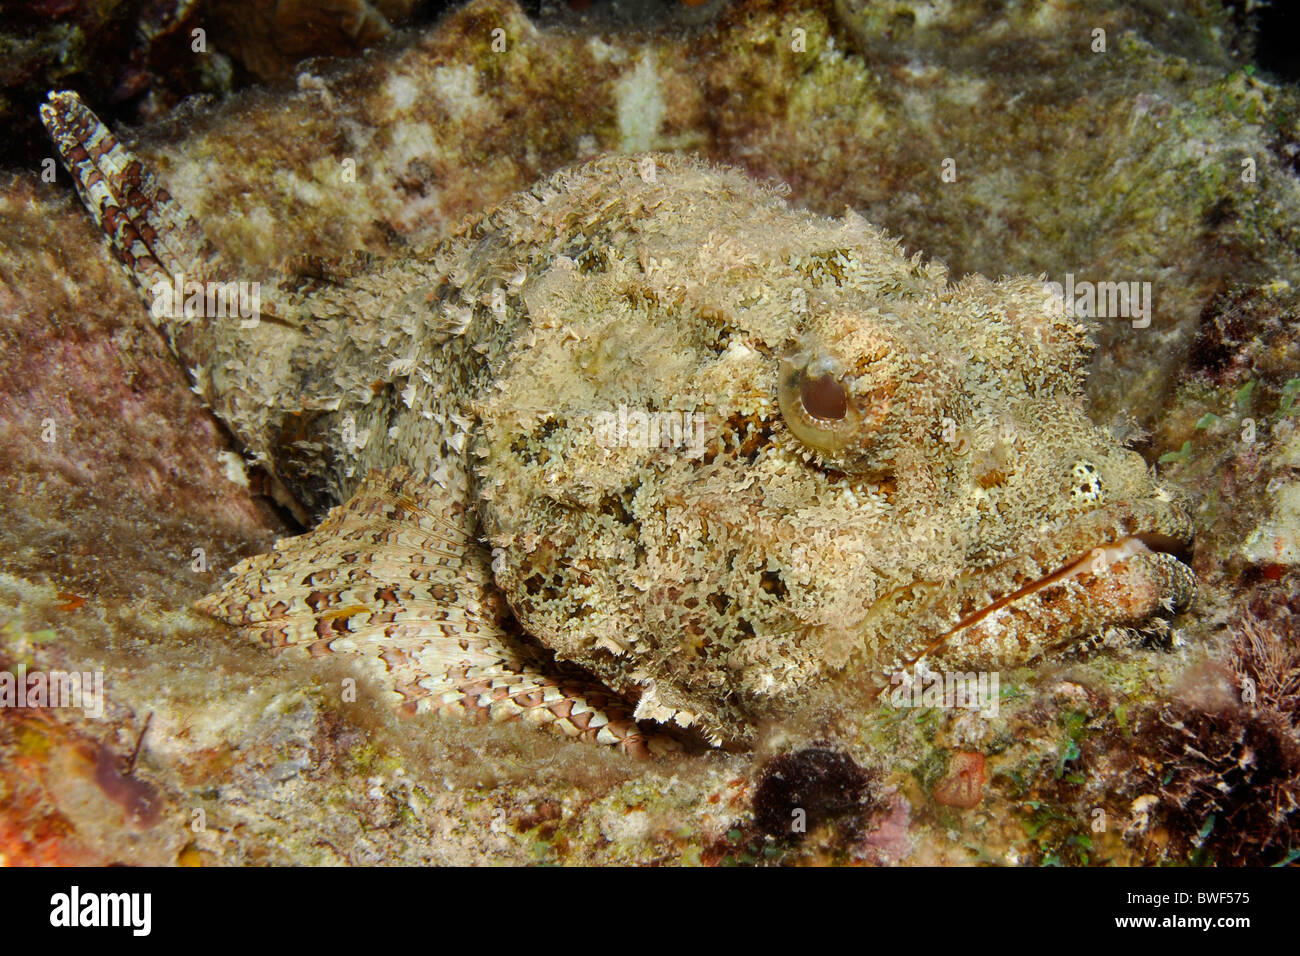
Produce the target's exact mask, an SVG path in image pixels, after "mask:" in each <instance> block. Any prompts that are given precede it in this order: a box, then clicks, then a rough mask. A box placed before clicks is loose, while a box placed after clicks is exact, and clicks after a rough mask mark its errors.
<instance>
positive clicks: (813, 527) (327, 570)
mask: <svg viewBox="0 0 1300 956" xmlns="http://www.w3.org/2000/svg"><path fill="white" fill-rule="evenodd" d="M42 118H43V120H44V122H45V124H46V126H47V128H48V129H49V131H50V134H51V136H52V138H53V139H54V141H55V143H56V144H57V146H58V149H59V151H60V152H61V154H62V157H63V161H64V163H65V165H66V166H67V168H68V170H69V171H70V172H71V174H72V176H73V178H74V180H75V183H76V185H77V188H78V190H79V192H80V193H81V196H82V199H83V200H84V202H85V204H86V206H87V208H88V209H89V211H90V213H91V215H92V216H93V217H94V219H95V221H96V222H97V223H98V224H99V226H100V227H101V228H102V229H103V231H104V232H105V233H107V235H108V237H109V240H110V242H111V245H112V247H113V249H114V250H115V251H116V253H117V255H118V257H119V258H120V259H121V261H122V262H123V264H124V265H125V267H126V270H127V272H128V274H129V275H130V276H131V278H132V279H133V280H134V281H135V282H136V284H137V285H138V286H139V288H140V289H141V290H142V291H143V292H145V293H146V296H147V294H148V292H149V290H151V289H155V290H156V287H157V285H158V283H160V282H161V283H163V284H164V285H166V284H169V283H171V281H172V279H173V277H174V276H177V275H178V274H179V275H184V276H185V277H187V279H198V280H200V281H205V282H222V283H224V282H230V281H232V280H234V279H235V278H237V276H238V274H239V273H238V270H237V269H236V268H235V267H234V266H233V265H232V264H230V263H229V262H227V261H226V260H225V259H224V258H223V257H222V256H221V255H220V254H219V253H218V252H217V251H216V250H215V249H214V248H213V247H212V246H211V244H210V243H209V242H208V241H207V240H206V239H205V238H204V235H203V233H202V231H201V229H200V228H199V226H198V225H197V224H196V223H195V222H194V221H193V220H192V219H191V218H190V217H189V216H187V215H186V214H185V212H184V211H183V210H182V209H180V208H179V206H178V204H177V203H176V201H175V200H174V199H173V198H172V197H171V196H170V195H169V194H168V192H167V191H166V190H165V189H164V188H162V186H160V184H159V183H158V182H157V180H156V178H155V177H154V176H153V175H152V174H151V173H150V172H149V171H148V170H146V169H145V168H144V167H143V165H142V164H141V163H140V161H139V160H138V159H136V158H135V157H134V156H133V155H132V154H131V153H130V152H128V151H127V150H126V149H125V148H124V147H123V146H122V145H121V144H120V143H119V142H118V141H117V140H116V139H115V138H114V136H113V135H112V133H111V132H110V131H109V130H108V129H107V128H106V127H105V126H104V125H103V124H102V123H101V122H100V121H99V120H98V118H97V117H95V116H94V114H93V113H91V112H90V111H89V110H88V109H87V108H86V107H85V106H84V105H83V104H82V103H81V102H80V100H79V99H78V98H77V96H76V95H75V94H71V93H54V94H51V96H50V99H49V102H48V103H47V104H45V105H44V107H43V108H42ZM298 271H302V270H298ZM310 271H311V276H310V281H307V282H304V279H303V276H301V275H297V274H286V277H285V280H284V282H283V283H282V284H281V285H280V286H279V287H277V288H276V289H274V290H272V291H271V292H270V293H269V294H266V295H264V297H263V298H264V300H265V305H264V306H263V309H262V312H261V319H260V321H257V322H248V321H240V320H239V319H232V318H229V317H221V316H211V317H205V316H204V315H203V314H201V311H202V310H191V314H186V312H185V311H184V310H176V309H172V310H171V311H170V312H168V311H167V310H158V309H154V310H152V313H151V314H153V315H154V321H155V324H156V325H157V327H158V328H159V330H160V331H161V332H162V333H163V335H164V336H165V337H166V339H167V341H168V343H169V344H170V346H171V349H172V350H173V351H174V353H175V354H176V355H177V356H178V357H179V359H180V360H181V361H182V362H183V363H184V364H185V365H186V366H187V367H188V368H190V369H191V370H192V374H193V378H194V384H195V388H196V390H197V391H198V392H199V393H200V394H201V396H202V397H203V398H204V400H205V401H206V402H207V403H208V405H210V406H211V408H212V409H213V410H214V411H215V413H216V414H217V415H218V416H219V417H220V418H221V419H222V420H223V421H224V422H225V423H226V424H227V425H228V426H229V428H230V429H231V430H232V432H233V433H234V435H235V436H236V437H237V439H238V440H239V441H240V442H241V443H242V444H243V446H244V448H245V450H246V452H247V454H248V455H249V456H250V458H251V459H252V460H253V461H255V462H256V463H257V464H258V465H260V466H261V468H263V469H264V470H265V471H266V472H267V473H268V474H269V475H270V476H271V477H272V479H273V481H274V482H275V486H276V487H277V488H278V489H279V490H280V492H281V493H282V495H284V496H287V497H286V500H287V501H290V502H292V504H293V507H294V509H295V511H296V513H297V514H299V515H300V516H301V517H302V518H303V520H304V522H305V523H306V524H307V525H308V526H309V527H311V530H309V531H308V532H307V533H305V534H303V535H301V536H299V537H294V538H291V539H287V540H283V541H281V542H279V543H278V544H277V545H276V547H275V549H274V551H273V552H272V553H270V554H265V555H261V556H258V557H254V558H251V559H249V560H245V561H243V562H242V563H241V564H239V565H237V566H236V567H235V568H233V569H232V572H231V576H230V578H229V580H228V581H227V583H226V584H225V585H224V586H223V587H222V588H221V590H220V591H219V592H218V593H216V594H213V595H211V596H210V597H208V598H206V599H204V601H202V602H201V605H200V606H201V607H202V608H203V609H204V610H205V611H207V612H208V613H210V614H212V615H215V616H216V617H219V618H222V619H224V620H225V621H228V622H229V623H230V624H232V625H234V626H235V627H236V628H238V629H239V630H240V631H242V632H243V633H244V634H246V635H247V636H249V637H251V638H253V639H254V640H256V641H259V642H261V643H263V644H264V645H266V646H267V647H269V648H271V649H272V650H274V651H276V652H278V653H291V654H298V655H302V656H309V657H321V656H325V655H348V656H350V658H351V659H352V660H353V661H354V664H355V666H356V668H358V669H359V670H360V671H362V672H364V676H366V677H368V678H369V679H370V685H369V686H372V687H374V688H375V689H376V690H377V692H379V693H381V694H383V695H384V696H386V697H387V698H389V699H390V700H391V702H392V703H393V705H394V706H396V707H398V708H400V709H402V710H404V711H406V712H424V711H434V712H439V713H445V714H455V715H459V716H461V717H469V718H477V719H480V720H482V719H492V720H524V721H530V722H533V723H536V724H539V725H547V726H549V727H551V728H553V729H555V730H559V731H561V732H562V733H564V734H566V735H568V736H571V737H576V738H580V739H583V740H588V741H593V742H598V743H603V744H610V745H616V746H619V747H621V748H622V749H624V750H626V751H631V752H636V753H641V754H644V753H647V752H656V751H657V750H659V749H660V748H661V746H662V747H665V748H666V747H669V746H672V743H673V741H674V740H675V739H677V738H679V737H682V736H686V737H691V736H694V737H695V739H696V740H697V741H698V740H707V741H709V742H711V743H714V744H722V745H730V746H739V747H743V746H745V745H747V744H752V743H753V741H754V740H755V738H756V735H757V729H758V728H759V727H761V726H763V725H764V724H765V722H769V721H773V720H779V719H781V718H782V716H783V715H788V714H791V713H792V712H794V711H798V710H801V709H803V710H804V711H805V712H806V710H807V708H818V707H822V708H825V707H827V706H829V705H830V704H832V703H838V704H839V705H841V706H842V705H843V704H844V702H845V701H850V702H851V701H854V700H858V699H859V698H858V697H855V696H854V695H859V694H860V695H863V696H862V697H861V698H860V699H861V700H862V701H864V702H865V701H868V700H869V699H870V694H871V693H872V688H873V687H874V688H877V689H878V688H879V687H880V686H881V685H882V682H883V681H884V680H885V679H886V676H887V675H888V674H890V673H893V672H896V671H897V669H899V668H904V667H910V666H913V665H915V664H916V663H917V662H936V663H937V664H940V665H942V666H945V667H951V668H962V669H982V670H995V669H998V668H1004V667H1011V666H1019V665H1022V664H1025V663H1028V662H1031V661H1035V660H1038V659H1040V658H1044V657H1048V656H1051V655H1060V654H1062V653H1065V652H1069V651H1077V650H1078V649H1080V648H1089V647H1091V646H1092V645H1094V644H1096V643H1106V641H1107V638H1113V637H1114V635H1117V634H1118V635H1121V636H1126V635H1133V634H1135V633H1138V632H1139V631H1141V630H1142V629H1144V628H1146V629H1150V628H1151V627H1152V626H1153V623H1158V622H1159V621H1161V620H1164V619H1167V618H1168V617H1170V616H1171V615H1172V614H1175V613H1178V612H1180V611H1181V610H1183V609H1184V608H1185V607H1186V606H1187V605H1188V603H1189V602H1190V601H1191V599H1192V597H1193V595H1194V592H1195V579H1194V577H1193V575H1192V572H1191V571H1190V569H1189V568H1188V566H1187V565H1186V564H1185V563H1184V561H1183V559H1185V558H1186V556H1187V554H1188V549H1189V547H1190V544H1191V524H1190V520H1189V517H1188V515H1187V513H1186V510H1185V508H1184V507H1183V505H1182V504H1180V500H1179V498H1178V496H1177V495H1176V494H1175V493H1174V492H1172V491H1171V490H1169V489H1166V488H1164V487H1162V486H1161V485H1160V484H1159V483H1157V481H1156V480H1155V479H1154V477H1153V476H1152V474H1151V472H1150V470H1149V468H1148V467H1147V465H1146V464H1145V462H1144V461H1143V459H1142V458H1141V456H1139V455H1138V454H1136V453H1135V452H1133V451H1131V450H1127V449H1125V448H1123V447H1122V446H1121V445H1120V444H1119V443H1117V442H1116V441H1115V440H1114V438H1113V437H1112V436H1111V435H1110V434H1109V433H1108V432H1106V431H1105V430H1103V429H1101V428H1099V427H1097V426H1096V425H1095V424H1094V423H1093V422H1091V421H1090V420H1089V418H1088V417H1087V414H1086V412H1085V410H1084V406H1083V400H1082V385H1083V379H1084V374H1085V363H1086V359H1087V355H1088V352H1089V349H1090V347H1091V346H1090V339H1089V331H1088V329H1087V328H1086V326H1085V325H1084V323H1082V322H1081V321H1079V320H1077V319H1076V318H1074V317H1073V316H1071V315H1069V314H1067V311H1066V310H1063V309H1059V308H1053V307H1051V303H1050V301H1049V297H1047V296H1046V295H1045V291H1044V290H1045V286H1044V284H1043V282H1042V281H1041V280H1036V279H1033V278H1028V277H1021V278H1003V279H1001V280H1000V281H996V282H994V281H990V280H988V279H985V278H983V277H980V276H968V277H966V278H964V279H962V280H961V281H960V282H956V283H952V282H950V281H949V280H948V277H947V274H946V272H945V270H944V268H943V267H942V266H941V265H939V264H938V263H936V262H933V261H930V262H926V261H923V260H922V259H921V258H920V257H919V256H912V257H909V256H906V255H904V254H903V252H902V250H901V248H900V245H899V243H898V242H897V241H896V240H894V239H891V238H889V237H888V236H886V235H885V234H884V233H882V232H881V231H880V230H878V229H876V228H875V227H873V226H871V225H870V224H868V223H867V222H866V221H864V220H863V219H862V218H861V217H860V216H858V215H856V214H855V213H853V212H852V211H846V212H845V214H844V215H843V217H841V218H839V219H828V218H825V217H823V216H820V215H816V214H813V213H811V212H805V211H800V210H798V209H795V208H792V207H791V206H790V205H789V204H788V203H787V202H786V201H785V200H784V199H783V198H782V195H781V192H780V191H779V190H777V189H773V188H771V187H769V186H765V185H762V184H759V183H756V182H755V181H753V180H752V179H750V178H748V177H747V176H746V175H744V174H743V173H741V172H739V171H735V170H731V169H726V168H718V167H715V166H712V165H708V164H705V163H703V162H700V161H697V160H693V159H689V158H683V157H680V156H674V155H659V154H653V155H643V156H635V157H627V156H606V157H602V158H599V159H596V160H595V161H592V162H588V163H586V164H584V165H580V166H576V167H573V168H569V169H565V170H563V171H560V172H557V173H555V174H554V175H553V176H551V177H550V178H548V179H546V180H544V181H542V182H539V183H538V184H537V185H535V186H533V187H532V188H531V189H529V190H527V191H525V192H522V193H520V194H518V195H516V196H514V197H512V198H510V199H508V200H506V201H505V202H503V203H501V204H500V205H499V206H497V207H496V208H495V209H493V210H491V211H489V212H486V213H484V214H482V215H479V216H478V217H476V218H473V219H471V220H469V221H467V222H465V223H464V224H463V225H462V226H461V227H460V228H458V229H457V230H456V231H454V233H453V234H451V235H449V236H448V237H447V238H445V240H444V241H442V242H441V243H440V244H438V245H436V246H434V247H431V248H428V249H423V250H420V251H418V252H416V253H414V254H412V255H410V256H407V257H403V258H395V259H376V258H373V257H368V256H362V255H358V256H355V257H353V258H351V259H349V260H346V261H343V262H339V263H335V264H320V263H317V264H315V266H314V267H313V268H312V269H311V270H310ZM194 312H198V314H193V313H194ZM668 728H672V730H673V733H669V732H667V730H668ZM681 728H690V731H689V732H686V731H682V730H681Z"/></svg>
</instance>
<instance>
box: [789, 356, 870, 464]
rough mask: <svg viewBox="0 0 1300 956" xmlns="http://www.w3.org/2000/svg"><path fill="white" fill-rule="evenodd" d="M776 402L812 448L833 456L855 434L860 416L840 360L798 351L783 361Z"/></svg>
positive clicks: (802, 440)
mask: <svg viewBox="0 0 1300 956" xmlns="http://www.w3.org/2000/svg"><path fill="white" fill-rule="evenodd" d="M779 376H780V378H779V380H778V387H777V404H778V405H779V406H780V408H781V416H782V417H783V418H784V419H785V423H786V425H787V426H788V427H789V429H790V431H791V432H792V433H793V434H794V436H795V437H796V438H798V439H799V441H801V442H803V444H805V445H807V446H808V447H809V448H810V449H812V450H813V451H816V452H819V453H823V454H829V455H834V454H836V453H837V452H839V451H841V450H843V449H844V448H846V447H847V446H848V445H849V444H850V443H851V442H852V441H853V440H854V438H855V437H856V433H857V426H858V424H859V421H860V418H861V416H860V415H859V414H858V412H857V410H856V409H855V408H854V406H853V402H852V401H851V396H850V389H849V383H848V382H847V381H846V378H845V374H844V370H843V368H842V367H841V366H840V364H839V362H838V361H836V360H835V359H834V358H831V357H829V356H816V355H810V354H809V353H806V352H800V353H796V354H794V355H790V356H787V357H786V358H784V359H782V360H781V367H780V372H779Z"/></svg>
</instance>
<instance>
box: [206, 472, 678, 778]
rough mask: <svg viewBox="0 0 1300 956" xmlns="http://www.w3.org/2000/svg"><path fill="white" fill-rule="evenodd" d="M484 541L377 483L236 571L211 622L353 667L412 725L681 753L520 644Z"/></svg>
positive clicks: (620, 706)
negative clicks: (501, 725) (451, 719)
mask: <svg viewBox="0 0 1300 956" xmlns="http://www.w3.org/2000/svg"><path fill="white" fill-rule="evenodd" d="M472 527H473V525H472V522H471V520H470V517H469V516H468V515H467V514H466V511H465V507H464V505H463V503H461V502H458V501H453V500H451V496H450V495H448V494H447V493H446V492H444V491H443V490H442V489H440V488H438V487H437V486H436V485H433V484H431V483H428V482H425V481H421V480H419V479H417V478H415V477H414V476H413V475H412V474H411V473H410V472H409V471H407V470H405V469H389V470H386V471H379V472H372V473H371V474H370V475H369V476H368V477H367V478H366V480H365V481H364V482H363V483H362V485H361V487H360V488H359V489H358V491H357V493H356V494H355V495H354V496H353V497H352V498H351V499H350V500H349V501H348V502H347V503H345V504H343V505H340V506H338V507H336V508H334V509H333V510H332V511H330V513H329V514H328V515H327V516H326V518H325V519H324V520H323V521H322V522H321V523H320V525H319V526H318V527H317V528H316V529H315V530H313V531H311V532H309V533H307V534H304V535H301V536H299V537H296V538H289V539H285V540H283V541H280V542H279V543H277V545H276V547H275V550H274V551H272V552H271V553H270V554H263V555H258V556H256V557H253V558H249V559H247V560H245V561H243V562H241V563H240V564H239V565H237V566H236V567H235V568H233V569H232V573H233V577H232V578H231V580H230V581H229V582H227V583H226V585H225V586H224V587H223V588H222V589H221V590H220V591H219V592H218V593H216V594H213V595H210V596H209V597H207V598H204V599H203V600H202V601H201V602H200V603H199V608H200V610H202V611H204V612H206V613H208V614H211V615H213V616H215V617H218V618H221V619H222V620H225V621H227V622H229V623H231V624H233V625H235V626H237V627H239V628H240V629H241V630H242V631H243V632H244V633H245V634H246V635H247V636H248V637H250V638H251V639H254V640H256V641H259V642H261V643H263V644H265V645H267V646H268V647H270V648H271V649H272V650H274V651H275V652H277V653H293V654H298V655H301V656H303V657H324V656H328V655H331V654H347V655H351V656H353V657H354V659H355V660H356V662H357V665H358V666H359V667H360V668H362V669H363V670H364V671H365V672H366V673H367V674H368V676H369V677H371V678H372V680H373V681H374V682H375V684H377V685H378V686H380V687H383V688H385V689H386V691H387V692H388V695H389V697H390V701H391V703H392V704H393V705H394V706H396V707H398V708H399V709H401V710H402V711H404V712H406V713H419V712H426V711H434V712H440V713H448V714H457V715H459V716H462V717H469V718H472V719H478V720H485V719H486V720H493V721H503V720H525V721H528V722H530V723H535V724H544V725H548V726H550V727H551V728H553V729H554V730H556V731H558V732H560V733H562V734H564V735H565V736H569V737H575V738H578V739H582V740H587V741H591V742H594V743H602V744H613V745H617V746H618V747H619V748H620V749H622V750H624V751H627V752H631V753H635V754H647V753H650V752H656V751H658V750H660V749H668V748H672V747H674V746H675V742H673V741H671V739H669V738H663V737H648V736H647V735H646V734H645V733H643V732H642V731H641V730H640V728H639V727H638V726H637V724H636V723H635V722H634V721H633V720H632V717H631V710H630V708H629V707H628V706H627V705H626V704H625V703H624V702H623V701H622V700H621V699H620V698H618V697H616V696H615V695H613V694H612V693H610V692H609V691H607V690H605V689H603V688H602V687H600V685H599V684H596V683H595V682H594V681H591V680H590V679H589V678H585V677H583V676H580V675H569V674H566V673H565V671H564V668H563V667H562V666H559V665H557V664H556V663H555V662H554V661H553V660H551V659H549V656H548V655H546V654H545V653H544V652H542V651H541V650H540V649H537V648H534V647H533V646H531V645H530V644H529V643H528V642H527V641H526V639H522V638H521V637H520V636H518V635H517V634H516V633H514V627H513V619H512V618H511V616H510V613H509V610H508V609H507V608H506V606H505V602H504V600H503V599H502V598H501V596H500V594H499V592H497V591H496V589H495V586H494V585H493V583H492V578H491V568H490V557H489V555H488V554H487V552H486V551H485V549H484V548H483V547H482V546H481V545H480V544H479V543H478V542H477V541H476V540H475V539H474V537H473V534H472Z"/></svg>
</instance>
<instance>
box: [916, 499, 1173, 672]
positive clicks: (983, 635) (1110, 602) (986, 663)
mask: <svg viewBox="0 0 1300 956" xmlns="http://www.w3.org/2000/svg"><path fill="white" fill-rule="evenodd" d="M1192 543H1193V534H1192V524H1191V519H1190V517H1189V516H1188V515H1187V513H1186V512H1185V511H1184V510H1183V509H1182V508H1180V507H1178V506H1177V505H1174V504H1172V503H1170V502H1165V501H1157V500H1150V501H1139V502H1125V503H1121V504H1118V505H1115V506H1112V507H1110V508H1106V509H1099V510H1097V511H1093V512H1090V513H1088V514H1085V515H1083V516H1081V517H1077V518H1075V519H1074V520H1072V521H1070V522H1068V523H1064V524H1063V526H1061V527H1059V528H1056V529H1051V528H1049V529H1046V531H1045V532H1044V534H1043V537H1042V539H1041V543H1040V544H1038V545H1037V546H1035V547H1033V548H1031V549H1028V550H1027V551H1025V552H1023V553H1021V554H1020V555H1018V556H1016V557H1013V558H1011V559H1008V560H1006V561H1003V562H1001V563H999V564H997V565H994V566H992V567H989V568H985V569H982V570H980V571H976V572H972V573H969V574H967V575H963V576H962V577H961V578H959V579H958V580H957V581H956V582H955V583H954V585H951V586H949V587H948V588H943V589H938V593H937V594H936V595H935V598H934V603H933V604H932V605H931V607H930V608H928V609H927V610H928V611H931V612H935V614H936V615H937V616H938V617H939V618H940V619H941V620H935V619H934V617H933V616H931V621H932V622H933V624H934V625H936V626H934V627H933V629H928V628H927V630H928V632H929V634H930V635H931V637H930V638H928V639H926V640H924V641H923V643H920V644H919V645H913V647H912V648H911V650H910V653H908V654H907V655H905V656H906V661H905V662H906V663H909V664H910V663H915V662H916V661H917V660H920V659H921V658H923V657H933V658H936V659H941V660H943V661H944V662H945V663H947V664H950V665H954V666H967V667H973V668H977V669H985V670H994V669H997V668H999V667H1006V666H1009V665H1010V666H1014V665H1018V664H1023V663H1028V662H1029V661H1032V660H1034V659H1036V658H1038V657H1041V656H1042V655H1044V654H1046V653H1048V652H1051V651H1057V650H1065V649H1068V648H1069V647H1071V646H1073V645H1083V644H1086V643H1089V642H1090V641H1091V640H1092V638H1094V637H1095V636H1096V635H1100V634H1104V633H1105V632H1107V631H1108V630H1110V629H1113V628H1130V629H1141V628H1144V627H1147V626H1149V625H1150V624H1151V623H1152V622H1153V621H1154V620H1156V619H1158V618H1167V617H1172V616H1174V615H1176V614H1179V613H1181V612H1183V611H1185V610H1186V609H1187V608H1188V607H1190V606H1191V603H1192V601H1193V600H1194V598H1195V595H1196V577H1195V574H1194V573H1193V572H1192V569H1191V567H1190V566H1189V565H1188V562H1189V561H1190V559H1191V552H1192ZM927 616H930V615H927Z"/></svg>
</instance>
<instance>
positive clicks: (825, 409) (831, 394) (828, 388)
mask: <svg viewBox="0 0 1300 956" xmlns="http://www.w3.org/2000/svg"><path fill="white" fill-rule="evenodd" d="M799 401H800V402H802V403H803V407H804V411H806V412H807V413H808V414H809V415H811V416H812V417H813V418H820V419H823V420H825V421H834V422H837V421H839V420H840V419H842V418H843V417H844V416H845V415H847V414H848V413H849V393H848V390H847V389H846V388H845V387H844V386H843V385H841V384H840V382H839V381H837V380H836V378H835V376H833V375H832V374H831V373H830V372H826V373H825V374H823V375H820V376H818V377H817V378H811V377H809V375H808V374H807V373H805V374H804V375H803V381H802V383H801V384H800V386H799Z"/></svg>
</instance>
